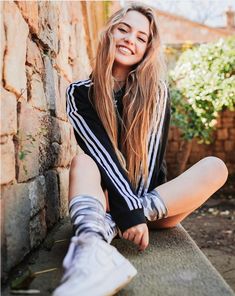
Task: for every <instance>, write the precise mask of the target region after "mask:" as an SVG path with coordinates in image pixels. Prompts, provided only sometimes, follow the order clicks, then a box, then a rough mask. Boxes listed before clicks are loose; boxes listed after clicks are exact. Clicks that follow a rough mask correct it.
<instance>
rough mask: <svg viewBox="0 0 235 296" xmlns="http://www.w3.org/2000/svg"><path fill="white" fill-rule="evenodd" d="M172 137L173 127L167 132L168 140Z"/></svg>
mask: <svg viewBox="0 0 235 296" xmlns="http://www.w3.org/2000/svg"><path fill="white" fill-rule="evenodd" d="M172 139H173V128H170V130H169V134H168V141H170V140H172Z"/></svg>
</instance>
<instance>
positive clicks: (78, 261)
mask: <svg viewBox="0 0 235 296" xmlns="http://www.w3.org/2000/svg"><path fill="white" fill-rule="evenodd" d="M63 267H64V269H65V273H64V276H63V278H62V280H61V285H60V286H59V287H58V288H57V289H56V290H55V291H54V293H53V296H64V295H66V296H78V295H79V296H87V295H89V296H108V295H114V294H115V293H117V291H119V290H120V289H122V288H123V287H124V286H125V285H126V284H128V283H129V282H130V281H131V280H132V278H133V277H134V276H135V275H136V274H137V271H136V269H135V268H134V266H133V265H132V264H131V263H130V262H129V261H128V260H127V259H126V258H124V257H123V256H122V255H121V254H120V253H119V252H118V251H117V249H116V248H115V247H113V246H111V245H109V244H108V243H106V242H105V241H103V240H102V239H100V238H99V237H98V236H83V237H73V238H72V240H71V243H70V246H69V250H68V253H67V255H66V257H65V259H64V262H63Z"/></svg>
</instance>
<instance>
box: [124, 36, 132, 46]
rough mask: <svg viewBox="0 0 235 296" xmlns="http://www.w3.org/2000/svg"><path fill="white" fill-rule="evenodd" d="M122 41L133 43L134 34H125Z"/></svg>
mask: <svg viewBox="0 0 235 296" xmlns="http://www.w3.org/2000/svg"><path fill="white" fill-rule="evenodd" d="M124 41H126V42H128V43H130V44H133V43H134V36H133V34H128V35H127V36H125V38H124Z"/></svg>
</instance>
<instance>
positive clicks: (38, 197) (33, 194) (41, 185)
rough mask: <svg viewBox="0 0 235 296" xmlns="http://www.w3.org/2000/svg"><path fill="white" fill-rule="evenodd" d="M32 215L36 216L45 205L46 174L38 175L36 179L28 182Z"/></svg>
mask: <svg viewBox="0 0 235 296" xmlns="http://www.w3.org/2000/svg"><path fill="white" fill-rule="evenodd" d="M28 188H29V200H30V203H31V206H30V217H33V216H35V215H36V214H37V213H38V212H39V211H40V210H42V209H43V208H44V206H45V197H46V182H45V177H44V176H38V177H37V178H36V179H35V180H33V181H32V182H29V183H28Z"/></svg>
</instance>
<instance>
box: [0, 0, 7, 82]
mask: <svg viewBox="0 0 235 296" xmlns="http://www.w3.org/2000/svg"><path fill="white" fill-rule="evenodd" d="M0 34H1V39H0V40H1V46H0V81H2V70H3V57H4V51H5V46H6V36H5V30H4V24H3V1H1V2H0Z"/></svg>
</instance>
